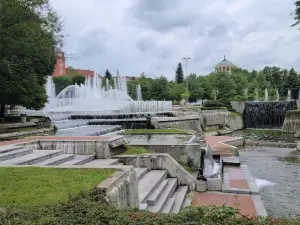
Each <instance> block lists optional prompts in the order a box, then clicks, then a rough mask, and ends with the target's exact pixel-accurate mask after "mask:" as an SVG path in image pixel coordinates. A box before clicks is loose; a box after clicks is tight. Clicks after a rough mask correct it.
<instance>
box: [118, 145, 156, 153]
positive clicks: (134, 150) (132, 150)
mask: <svg viewBox="0 0 300 225" xmlns="http://www.w3.org/2000/svg"><path fill="white" fill-rule="evenodd" d="M141 154H151V152H150V151H149V150H148V149H146V148H143V147H136V146H128V147H127V148H126V150H125V151H124V152H123V153H122V154H121V155H141Z"/></svg>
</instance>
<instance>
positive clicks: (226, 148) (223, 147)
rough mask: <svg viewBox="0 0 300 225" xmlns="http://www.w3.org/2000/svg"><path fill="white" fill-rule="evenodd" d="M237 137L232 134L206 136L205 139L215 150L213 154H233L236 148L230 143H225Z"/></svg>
mask: <svg viewBox="0 0 300 225" xmlns="http://www.w3.org/2000/svg"><path fill="white" fill-rule="evenodd" d="M236 138H237V137H230V136H205V141H206V143H207V144H209V146H210V147H211V149H212V150H213V154H218V155H233V154H234V151H233V150H234V149H235V148H232V147H230V145H227V144H224V143H222V142H224V141H230V140H233V139H236Z"/></svg>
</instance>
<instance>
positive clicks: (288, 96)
mask: <svg viewBox="0 0 300 225" xmlns="http://www.w3.org/2000/svg"><path fill="white" fill-rule="evenodd" d="M286 100H287V101H291V100H292V97H291V90H290V89H289V90H288V95H287V99H286Z"/></svg>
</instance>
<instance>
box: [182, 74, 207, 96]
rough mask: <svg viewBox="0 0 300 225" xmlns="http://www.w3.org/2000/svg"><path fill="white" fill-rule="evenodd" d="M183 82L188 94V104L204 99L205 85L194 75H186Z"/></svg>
mask: <svg viewBox="0 0 300 225" xmlns="http://www.w3.org/2000/svg"><path fill="white" fill-rule="evenodd" d="M185 82H186V86H187V88H188V91H189V93H190V96H189V101H190V102H196V101H197V100H199V99H203V98H204V96H203V95H204V92H205V84H204V83H203V82H204V81H202V80H201V79H199V78H198V77H197V75H196V74H190V75H188V76H187V77H186V79H185Z"/></svg>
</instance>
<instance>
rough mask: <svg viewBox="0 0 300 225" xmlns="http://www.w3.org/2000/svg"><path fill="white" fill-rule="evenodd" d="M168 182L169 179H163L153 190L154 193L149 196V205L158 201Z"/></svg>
mask: <svg viewBox="0 0 300 225" xmlns="http://www.w3.org/2000/svg"><path fill="white" fill-rule="evenodd" d="M167 184H168V180H167V179H166V180H163V181H162V182H161V183H160V184H159V185H158V187H157V188H156V189H155V190H154V191H153V192H152V194H151V195H150V196H149V197H148V199H147V203H148V205H155V203H156V202H157V200H158V198H159V197H160V196H161V194H162V193H163V191H164V189H165V188H166V186H167Z"/></svg>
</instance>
